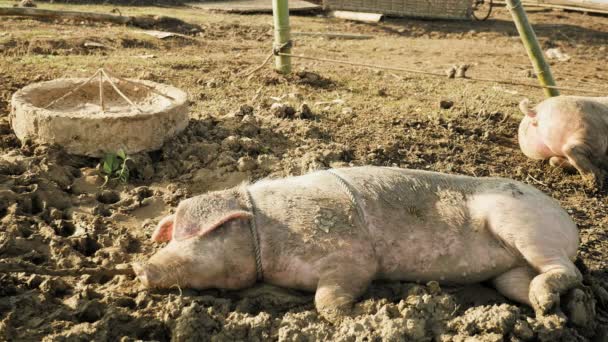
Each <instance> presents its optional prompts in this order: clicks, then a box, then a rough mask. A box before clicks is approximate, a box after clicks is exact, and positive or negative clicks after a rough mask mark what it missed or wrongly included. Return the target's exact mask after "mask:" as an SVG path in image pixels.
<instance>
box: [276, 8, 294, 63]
mask: <svg viewBox="0 0 608 342" xmlns="http://www.w3.org/2000/svg"><path fill="white" fill-rule="evenodd" d="M272 16H273V22H274V49H280V51H279V52H283V53H288V54H289V53H291V47H290V46H289V45H285V44H288V43H289V41H290V39H291V37H290V33H289V4H288V0H272ZM275 56H276V57H275V69H276V70H277V71H278V72H280V73H282V74H288V73H290V72H291V58H290V57H289V56H279V55H276V54H275Z"/></svg>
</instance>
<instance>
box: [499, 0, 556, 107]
mask: <svg viewBox="0 0 608 342" xmlns="http://www.w3.org/2000/svg"><path fill="white" fill-rule="evenodd" d="M506 3H507V7H508V8H509V11H510V12H511V16H513V21H514V22H515V26H516V27H517V31H518V32H519V36H520V37H521V40H522V42H523V44H524V47H525V48H526V52H527V53H528V57H530V60H531V61H532V65H533V66H534V72H535V73H536V75H537V76H538V81H539V82H540V84H541V85H542V86H553V87H555V80H554V79H553V75H552V74H551V68H550V67H549V64H547V61H546V60H545V56H544V55H543V51H542V50H541V48H540V44H539V43H538V39H537V38H536V34H534V30H533V29H532V26H531V25H530V22H528V16H527V15H526V11H525V10H524V7H523V5H522V4H521V0H506ZM543 89H544V92H545V96H547V97H552V96H559V91H558V90H557V89H555V88H547V87H545V88H543Z"/></svg>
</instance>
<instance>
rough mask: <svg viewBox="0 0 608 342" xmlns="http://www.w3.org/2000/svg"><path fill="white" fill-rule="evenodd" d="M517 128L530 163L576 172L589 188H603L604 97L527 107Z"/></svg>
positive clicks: (607, 114) (607, 116) (607, 132)
mask: <svg viewBox="0 0 608 342" xmlns="http://www.w3.org/2000/svg"><path fill="white" fill-rule="evenodd" d="M519 108H520V110H521V111H522V112H523V113H524V114H525V116H524V118H523V119H522V121H521V123H520V125H519V146H520V148H521V150H522V151H523V153H524V154H525V155H526V156H528V157H529V158H532V159H549V162H550V163H551V165H553V166H559V167H563V168H566V169H576V170H578V172H580V174H581V175H582V176H583V178H584V179H585V181H586V182H587V183H588V184H590V185H592V187H600V188H601V187H603V183H604V180H605V177H606V171H607V170H608V97H580V96H557V97H552V98H549V99H547V100H545V101H543V102H541V103H540V104H538V105H537V106H536V108H534V109H530V108H529V107H528V100H527V99H525V100H523V101H521V102H520V104H519Z"/></svg>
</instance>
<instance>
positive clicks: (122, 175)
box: [101, 148, 131, 187]
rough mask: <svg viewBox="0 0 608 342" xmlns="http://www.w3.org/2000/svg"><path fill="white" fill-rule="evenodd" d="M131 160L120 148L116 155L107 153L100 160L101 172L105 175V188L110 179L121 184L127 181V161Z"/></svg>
mask: <svg viewBox="0 0 608 342" xmlns="http://www.w3.org/2000/svg"><path fill="white" fill-rule="evenodd" d="M129 160H131V158H129V157H128V156H127V154H126V153H125V151H124V150H123V149H122V148H121V149H119V150H118V151H116V153H107V154H106V155H105V156H104V157H103V159H102V165H101V166H102V172H103V173H104V174H105V176H104V178H105V182H104V183H103V185H102V187H103V186H105V185H106V184H107V183H108V181H109V180H110V179H118V180H120V181H121V182H123V183H126V182H128V181H129V167H128V166H127V161H129Z"/></svg>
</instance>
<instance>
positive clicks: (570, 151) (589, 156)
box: [564, 143, 606, 188]
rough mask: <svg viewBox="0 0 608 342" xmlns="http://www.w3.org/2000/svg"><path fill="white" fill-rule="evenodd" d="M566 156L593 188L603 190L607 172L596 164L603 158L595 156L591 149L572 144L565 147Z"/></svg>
mask: <svg viewBox="0 0 608 342" xmlns="http://www.w3.org/2000/svg"><path fill="white" fill-rule="evenodd" d="M564 154H565V155H566V157H567V158H568V161H569V162H570V164H572V166H574V167H575V168H576V169H577V170H578V172H580V173H581V175H582V176H583V178H585V180H586V181H588V182H590V183H591V185H592V187H598V188H602V187H603V185H604V178H605V177H606V172H605V171H604V170H602V169H601V168H600V167H598V165H596V164H595V163H594V160H596V161H599V159H600V158H602V156H594V155H593V153H592V152H591V151H590V149H589V148H588V147H587V146H586V145H584V144H580V143H570V144H568V145H566V146H565V147H564Z"/></svg>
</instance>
